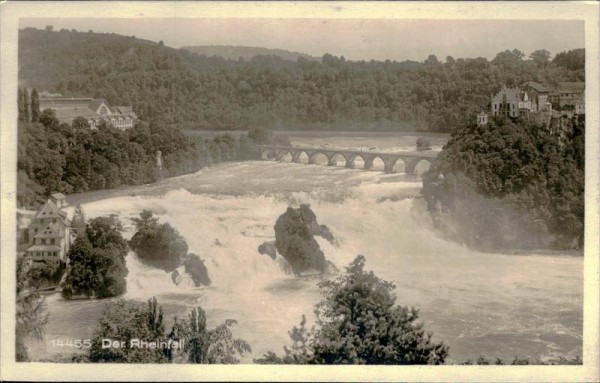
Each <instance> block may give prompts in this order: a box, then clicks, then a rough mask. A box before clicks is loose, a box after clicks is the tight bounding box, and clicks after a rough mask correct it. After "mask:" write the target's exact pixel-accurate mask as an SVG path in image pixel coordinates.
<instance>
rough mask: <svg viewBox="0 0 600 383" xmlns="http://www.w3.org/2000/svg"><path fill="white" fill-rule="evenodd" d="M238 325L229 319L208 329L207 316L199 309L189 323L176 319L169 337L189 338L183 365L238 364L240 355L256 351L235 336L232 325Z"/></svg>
mask: <svg viewBox="0 0 600 383" xmlns="http://www.w3.org/2000/svg"><path fill="white" fill-rule="evenodd" d="M235 323H236V321H235V320H232V319H227V320H226V321H225V322H224V323H222V324H220V325H219V326H217V327H216V328H215V329H212V330H210V329H208V328H207V326H206V313H205V312H204V310H203V309H202V308H201V307H197V308H194V309H192V311H191V312H190V314H189V317H188V320H187V321H186V320H182V321H178V320H177V318H175V324H174V325H173V329H172V330H171V333H170V334H169V338H171V339H175V340H182V339H185V343H184V344H185V349H184V350H183V351H184V355H183V360H182V362H188V363H200V364H237V363H239V359H238V357H237V356H238V355H240V356H241V355H244V353H246V352H252V349H251V347H250V345H249V344H248V343H247V342H246V341H244V340H242V339H237V338H234V337H233V334H232V332H231V326H233V325H234V324H235Z"/></svg>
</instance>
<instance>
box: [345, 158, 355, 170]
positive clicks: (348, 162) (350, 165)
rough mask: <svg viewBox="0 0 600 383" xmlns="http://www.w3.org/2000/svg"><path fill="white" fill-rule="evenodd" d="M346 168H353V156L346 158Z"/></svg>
mask: <svg viewBox="0 0 600 383" xmlns="http://www.w3.org/2000/svg"><path fill="white" fill-rule="evenodd" d="M346 168H347V169H354V157H353V158H346Z"/></svg>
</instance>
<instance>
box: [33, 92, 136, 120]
mask: <svg viewBox="0 0 600 383" xmlns="http://www.w3.org/2000/svg"><path fill="white" fill-rule="evenodd" d="M102 104H104V105H105V106H106V108H107V109H108V114H104V115H103V114H100V113H99V109H100V107H101V106H102ZM44 109H53V110H54V112H55V113H56V118H58V120H59V121H61V122H71V121H73V120H74V119H75V118H77V117H83V118H86V119H91V118H103V117H107V118H110V117H121V116H122V117H132V118H134V119H135V118H136V117H137V116H136V115H135V113H133V108H132V107H131V106H119V107H111V106H110V105H109V104H108V102H107V101H106V100H105V99H103V98H40V110H44Z"/></svg>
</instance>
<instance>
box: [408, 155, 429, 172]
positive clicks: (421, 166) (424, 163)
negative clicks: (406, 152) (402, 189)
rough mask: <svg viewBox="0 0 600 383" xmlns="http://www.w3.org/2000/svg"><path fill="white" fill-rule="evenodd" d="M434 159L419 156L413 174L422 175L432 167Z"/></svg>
mask: <svg viewBox="0 0 600 383" xmlns="http://www.w3.org/2000/svg"><path fill="white" fill-rule="evenodd" d="M432 164H433V160H432V159H431V158H417V159H416V161H415V164H414V166H413V170H412V174H418V175H422V174H423V173H425V172H426V171H428V170H429V169H430V168H431V165H432Z"/></svg>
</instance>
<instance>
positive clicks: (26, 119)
mask: <svg viewBox="0 0 600 383" xmlns="http://www.w3.org/2000/svg"><path fill="white" fill-rule="evenodd" d="M29 106H30V104H29V91H28V90H27V88H23V121H24V122H30V121H31V113H30V110H29Z"/></svg>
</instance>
